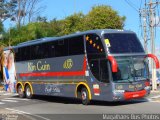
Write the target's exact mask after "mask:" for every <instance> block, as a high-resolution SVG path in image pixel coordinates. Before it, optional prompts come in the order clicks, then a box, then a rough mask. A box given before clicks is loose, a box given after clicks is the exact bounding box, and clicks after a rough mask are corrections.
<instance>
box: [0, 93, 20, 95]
mask: <svg viewBox="0 0 160 120" xmlns="http://www.w3.org/2000/svg"><path fill="white" fill-rule="evenodd" d="M2 95H18V94H17V93H4V94H2Z"/></svg>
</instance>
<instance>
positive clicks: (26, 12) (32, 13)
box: [14, 0, 44, 28]
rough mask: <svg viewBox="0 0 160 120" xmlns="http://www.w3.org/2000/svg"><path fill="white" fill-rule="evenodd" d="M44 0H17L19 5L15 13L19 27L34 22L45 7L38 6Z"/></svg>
mask: <svg viewBox="0 0 160 120" xmlns="http://www.w3.org/2000/svg"><path fill="white" fill-rule="evenodd" d="M41 1H42V0H17V7H16V8H15V11H16V14H15V15H14V20H15V21H16V23H17V27H18V28H20V27H21V25H25V24H26V23H31V22H33V19H34V18H36V17H37V16H38V15H39V14H40V12H41V10H42V9H44V7H42V6H40V7H38V4H39V3H40V2H41Z"/></svg>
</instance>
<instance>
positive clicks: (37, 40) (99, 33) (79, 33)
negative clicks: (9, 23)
mask: <svg viewBox="0 0 160 120" xmlns="http://www.w3.org/2000/svg"><path fill="white" fill-rule="evenodd" d="M89 33H97V34H98V35H102V34H104V33H134V32H132V31H130V30H120V29H97V30H88V31H85V32H76V33H74V34H69V35H65V36H60V37H45V38H40V39H36V40H30V41H27V42H22V43H19V44H18V45H16V46H12V47H11V48H17V47H25V46H29V45H34V44H39V43H43V42H49V41H56V40H59V39H64V38H70V37H75V36H80V35H84V34H89ZM6 49H8V48H6Z"/></svg>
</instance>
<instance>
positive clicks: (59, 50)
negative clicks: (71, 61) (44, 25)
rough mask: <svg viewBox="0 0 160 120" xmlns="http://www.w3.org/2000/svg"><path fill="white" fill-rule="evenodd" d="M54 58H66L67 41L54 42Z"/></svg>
mask: <svg viewBox="0 0 160 120" xmlns="http://www.w3.org/2000/svg"><path fill="white" fill-rule="evenodd" d="M54 43H55V56H56V57H61V56H68V41H67V40H59V41H55V42H54Z"/></svg>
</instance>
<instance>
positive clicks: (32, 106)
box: [0, 94, 160, 120]
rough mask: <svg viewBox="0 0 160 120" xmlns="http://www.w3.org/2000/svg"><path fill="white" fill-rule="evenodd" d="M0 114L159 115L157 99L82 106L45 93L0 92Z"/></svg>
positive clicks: (44, 117) (67, 119) (53, 118)
mask: <svg viewBox="0 0 160 120" xmlns="http://www.w3.org/2000/svg"><path fill="white" fill-rule="evenodd" d="M0 113H1V114H2V116H1V117H7V115H10V114H13V115H15V116H11V115H10V116H9V117H15V120H17V119H18V120H22V119H23V120H61V119H63V120H72V119H74V120H76V119H77V120H81V119H83V120H84V118H87V120H89V119H92V120H94V119H95V120H98V119H101V120H102V119H103V115H102V114H140V113H141V114H152V113H153V114H155V113H157V114H159V113H160V101H159V100H156V99H155V100H148V99H140V100H132V101H127V102H117V103H110V102H98V101H92V103H91V105H88V106H84V105H82V104H81V102H80V101H78V100H76V99H69V98H60V97H48V96H36V97H34V99H21V98H19V97H18V96H17V95H8V94H1V95H0ZM60 114H61V115H60ZM73 114H74V115H73ZM79 114H80V115H79ZM83 114H85V115H83ZM95 114H100V115H95Z"/></svg>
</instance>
